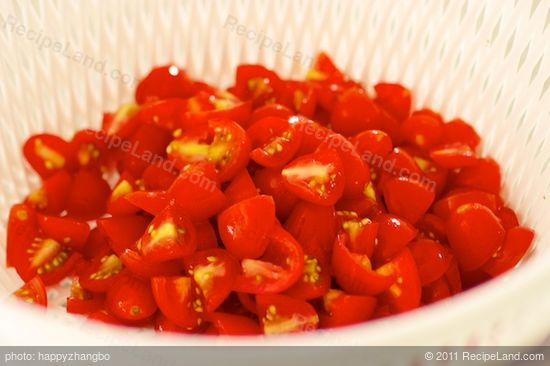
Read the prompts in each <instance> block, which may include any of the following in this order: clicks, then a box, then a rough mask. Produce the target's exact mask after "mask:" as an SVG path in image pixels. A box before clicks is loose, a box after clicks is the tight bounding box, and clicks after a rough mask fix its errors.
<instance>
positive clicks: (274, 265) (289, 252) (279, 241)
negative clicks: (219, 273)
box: [235, 224, 304, 294]
mask: <svg viewBox="0 0 550 366" xmlns="http://www.w3.org/2000/svg"><path fill="white" fill-rule="evenodd" d="M269 240H270V243H269V244H268V246H267V248H266V251H265V253H264V254H263V256H262V257H261V258H260V259H243V260H242V261H241V273H240V274H239V275H238V276H237V279H236V280H235V291H238V292H246V293H252V294H265V293H277V292H282V291H285V290H287V289H288V288H290V287H291V286H292V285H293V284H294V283H296V281H298V278H300V276H301V275H302V273H303V270H304V252H303V250H302V248H301V247H300V244H299V243H298V242H297V241H296V240H295V239H294V238H293V237H292V235H290V234H289V233H288V232H287V231H286V230H284V229H283V228H281V227H280V226H279V225H278V224H277V225H275V228H274V229H273V231H272V232H271V234H270V235H269Z"/></svg>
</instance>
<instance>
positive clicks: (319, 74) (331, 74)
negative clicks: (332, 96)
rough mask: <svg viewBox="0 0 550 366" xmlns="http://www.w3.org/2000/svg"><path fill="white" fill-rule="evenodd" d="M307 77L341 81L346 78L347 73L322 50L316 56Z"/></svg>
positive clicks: (335, 81) (334, 81)
mask: <svg viewBox="0 0 550 366" xmlns="http://www.w3.org/2000/svg"><path fill="white" fill-rule="evenodd" d="M307 79H310V80H311V79H313V80H323V81H327V82H333V83H341V82H343V81H344V80H345V75H344V74H343V73H342V72H341V71H340V70H339V69H338V67H336V65H335V64H334V61H332V59H331V58H330V57H329V56H328V55H327V54H326V53H325V52H320V53H319V54H318V55H317V57H316V58H315V62H314V64H313V68H312V70H310V71H309V72H308V76H307Z"/></svg>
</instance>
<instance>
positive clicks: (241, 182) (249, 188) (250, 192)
mask: <svg viewBox="0 0 550 366" xmlns="http://www.w3.org/2000/svg"><path fill="white" fill-rule="evenodd" d="M223 193H224V194H225V197H226V199H227V202H226V205H227V207H229V206H231V205H234V204H235V203H238V202H241V201H243V200H245V199H248V198H252V197H255V196H257V195H258V191H257V189H256V186H255V185H254V181H253V180H252V177H250V174H249V173H248V171H247V170H246V169H243V170H242V172H240V173H239V174H237V175H236V176H235V178H233V179H232V180H231V183H229V185H228V186H227V188H226V189H225V190H224V191H223Z"/></svg>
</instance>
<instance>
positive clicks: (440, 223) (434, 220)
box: [416, 213, 447, 242]
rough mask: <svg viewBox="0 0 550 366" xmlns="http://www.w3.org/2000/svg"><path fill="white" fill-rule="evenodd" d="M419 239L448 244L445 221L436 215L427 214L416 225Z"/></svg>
mask: <svg viewBox="0 0 550 366" xmlns="http://www.w3.org/2000/svg"><path fill="white" fill-rule="evenodd" d="M416 228H417V229H418V237H419V238H424V239H431V240H437V241H439V242H447V232H446V228H445V221H444V220H443V219H442V218H441V217H439V216H436V215H434V214H430V213H427V214H425V215H424V216H422V218H421V219H420V220H419V221H418V222H417V223H416Z"/></svg>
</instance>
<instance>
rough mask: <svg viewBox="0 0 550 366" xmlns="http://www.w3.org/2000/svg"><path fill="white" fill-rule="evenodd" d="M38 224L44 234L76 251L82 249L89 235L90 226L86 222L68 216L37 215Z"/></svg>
mask: <svg viewBox="0 0 550 366" xmlns="http://www.w3.org/2000/svg"><path fill="white" fill-rule="evenodd" d="M38 224H39V225H40V229H41V230H42V233H43V234H44V235H45V236H47V237H49V238H52V239H54V240H56V241H57V242H59V243H63V245H65V246H67V247H69V248H72V249H75V250H78V251H82V250H83V249H84V246H85V245H86V241H87V240H88V236H89V235H90V226H88V224H87V223H86V222H83V221H78V220H75V219H71V218H70V217H56V216H44V215H38Z"/></svg>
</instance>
